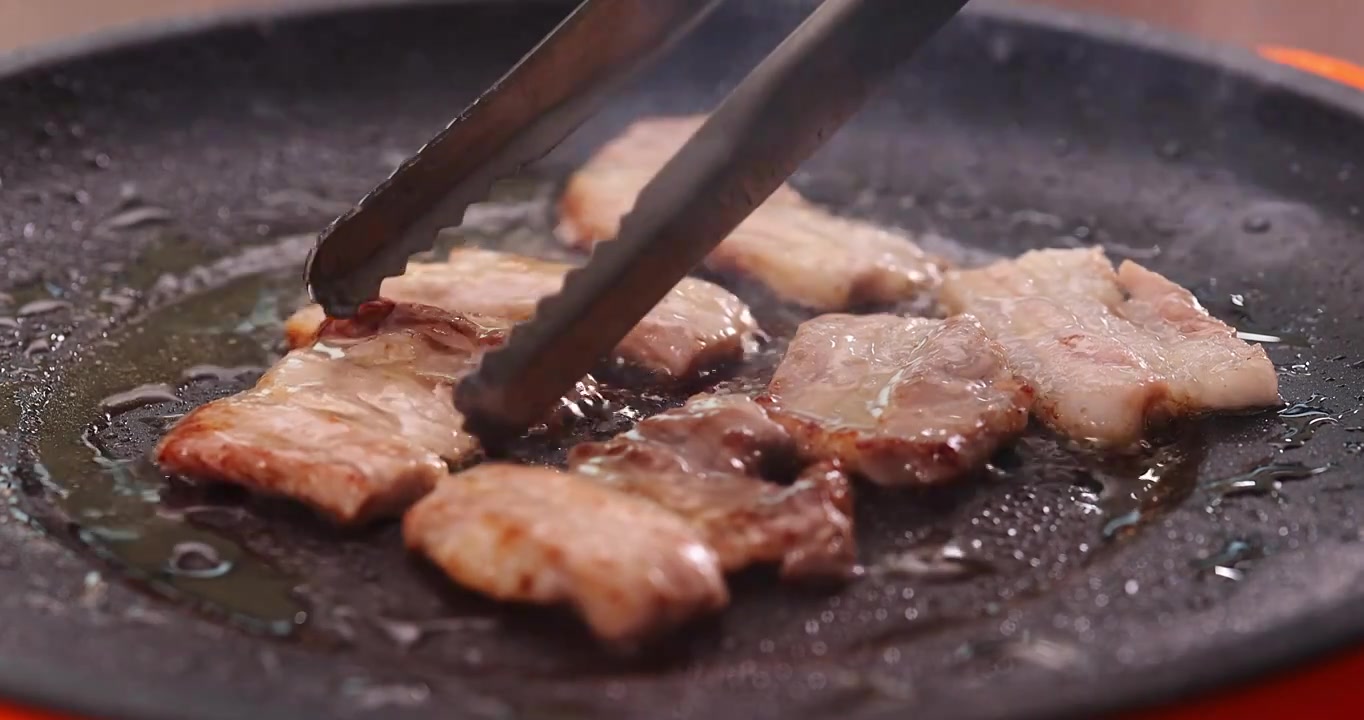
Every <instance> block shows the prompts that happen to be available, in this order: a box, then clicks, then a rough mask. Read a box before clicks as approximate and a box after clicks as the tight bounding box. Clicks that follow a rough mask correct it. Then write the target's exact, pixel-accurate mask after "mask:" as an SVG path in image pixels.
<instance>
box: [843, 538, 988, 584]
mask: <svg viewBox="0 0 1364 720" xmlns="http://www.w3.org/2000/svg"><path fill="white" fill-rule="evenodd" d="M993 570H994V568H992V567H991V566H990V564H989V563H987V562H985V561H984V560H980V559H978V558H970V557H967V556H966V553H965V552H964V551H963V550H962V549H961V547H960V546H959V545H957V544H956V543H953V542H948V543H944V544H942V545H929V546H923V547H918V548H913V549H910V550H909V551H907V552H904V553H898V554H892V555H886V556H885V557H883V558H881V559H880V560H879V561H877V562H876V563H874V564H872V565H870V566H869V567H868V568H867V572H868V573H870V574H872V575H880V576H886V575H891V576H897V575H899V576H909V577H916V578H923V579H925V580H939V581H953V580H964V579H966V578H970V577H975V576H977V575H984V574H986V573H990V572H993Z"/></svg>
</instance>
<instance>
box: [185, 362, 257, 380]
mask: <svg viewBox="0 0 1364 720" xmlns="http://www.w3.org/2000/svg"><path fill="white" fill-rule="evenodd" d="M259 371H260V368H259V367H257V366H255V365H240V366H237V367H222V366H220V365H195V366H193V367H191V368H187V369H186V370H185V371H184V372H182V373H180V377H181V379H184V380H231V379H233V378H236V377H238V376H241V375H245V374H247V373H252V372H259Z"/></svg>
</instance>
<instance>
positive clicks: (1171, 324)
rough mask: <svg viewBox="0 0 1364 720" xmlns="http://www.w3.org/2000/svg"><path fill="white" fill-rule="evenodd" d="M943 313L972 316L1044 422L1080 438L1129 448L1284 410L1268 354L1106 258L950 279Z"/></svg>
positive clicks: (1035, 260) (1043, 259)
mask: <svg viewBox="0 0 1364 720" xmlns="http://www.w3.org/2000/svg"><path fill="white" fill-rule="evenodd" d="M942 301H943V303H944V304H945V305H946V306H947V307H948V308H949V309H950V310H952V311H955V312H966V313H971V314H972V315H974V316H975V317H977V318H978V319H979V320H980V322H981V324H982V325H983V326H984V327H985V330H986V333H987V334H988V335H989V336H990V337H991V338H993V339H994V340H996V341H998V342H999V343H1000V344H1001V345H1002V346H1003V347H1004V350H1005V354H1006V355H1007V357H1008V359H1009V362H1010V363H1011V364H1012V365H1013V367H1014V369H1015V371H1016V372H1017V373H1018V374H1019V376H1021V377H1023V378H1024V379H1026V380H1027V381H1028V382H1029V383H1031V384H1032V385H1033V387H1034V388H1035V389H1036V391H1037V403H1036V405H1035V409H1036V412H1037V414H1038V415H1039V417H1041V418H1042V419H1043V420H1044V421H1046V422H1047V423H1048V424H1050V425H1052V426H1053V427H1055V428H1056V429H1057V430H1059V431H1060V432H1062V433H1065V434H1066V435H1069V436H1070V437H1072V438H1075V439H1078V440H1086V441H1093V442H1097V443H1100V444H1104V445H1122V444H1127V443H1131V442H1134V441H1136V440H1138V439H1139V438H1140V437H1141V435H1142V433H1143V431H1144V430H1145V428H1146V427H1147V425H1148V424H1150V423H1152V422H1157V421H1161V420H1165V419H1168V418H1170V417H1172V416H1179V415H1187V414H1193V413H1201V412H1210V411H1222V410H1239V409H1249V408H1254V407H1263V406H1267V405H1274V404H1277V403H1278V401H1279V395H1278V377H1277V376H1276V375H1275V372H1274V366H1273V364H1272V363H1271V362H1270V361H1269V358H1268V357H1267V356H1266V355H1265V353H1264V350H1263V349H1262V348H1260V347H1258V346H1252V345H1249V344H1247V343H1244V342H1242V341H1241V340H1239V339H1238V338H1237V337H1236V334H1235V331H1234V330H1233V329H1232V328H1230V327H1228V326H1227V325H1226V324H1224V323H1222V322H1221V321H1219V320H1217V319H1215V318H1213V317H1211V316H1209V315H1208V313H1207V311H1205V310H1204V309H1203V308H1202V307H1200V306H1199V304H1198V302H1197V301H1196V300H1195V299H1194V297H1193V295H1192V294H1190V293H1189V292H1188V291H1187V290H1184V289H1183V288H1181V287H1179V286H1178V285H1175V284H1174V283H1172V282H1170V281H1169V280H1167V279H1165V278H1163V277H1161V276H1160V275H1157V274H1156V273H1153V272H1151V271H1149V270H1146V269H1145V268H1142V267H1141V266H1139V265H1136V264H1135V263H1131V262H1126V263H1124V264H1123V269H1122V272H1121V273H1115V272H1114V270H1113V266H1112V264H1111V263H1109V261H1108V259H1107V258H1106V257H1105V256H1104V254H1103V251H1102V250H1100V249H1097V248H1095V249H1080V250H1039V251H1033V252H1029V253H1026V254H1024V255H1022V256H1021V257H1019V258H1017V259H1015V260H1007V261H1002V262H998V263H995V264H993V265H991V266H989V267H985V268H981V269H978V270H963V271H960V272H953V273H950V274H949V276H948V278H947V280H946V282H945V283H944V285H943V293H942Z"/></svg>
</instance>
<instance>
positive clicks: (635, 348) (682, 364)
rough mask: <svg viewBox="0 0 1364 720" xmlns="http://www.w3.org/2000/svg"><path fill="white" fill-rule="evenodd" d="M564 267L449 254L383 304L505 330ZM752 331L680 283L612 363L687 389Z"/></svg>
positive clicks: (713, 298)
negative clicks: (421, 308) (436, 310)
mask: <svg viewBox="0 0 1364 720" xmlns="http://www.w3.org/2000/svg"><path fill="white" fill-rule="evenodd" d="M570 269H571V266H569V265H566V264H563V263H556V262H549V261H546V260H538V259H535V258H529V257H524V256H521V255H514V254H511V253H503V252H495V251H492V250H481V249H475V248H463V249H456V250H454V251H452V252H451V253H450V257H449V258H448V259H447V260H446V261H444V262H435V263H410V264H409V265H408V266H407V271H406V272H405V273H403V274H402V275H400V276H398V277H392V278H388V279H386V280H385V281H384V283H383V285H382V292H383V295H384V297H388V298H392V299H394V300H398V301H401V302H414V303H422V304H426V305H434V306H436V307H440V308H444V309H446V310H448V311H450V312H457V313H463V314H466V315H469V316H471V317H476V318H478V319H479V320H480V321H481V322H484V323H486V324H490V325H494V326H499V327H503V328H509V327H510V326H512V325H514V324H516V323H518V322H521V321H522V320H526V319H528V318H530V317H531V316H532V315H534V313H535V305H536V303H537V302H539V300H540V298H542V297H544V296H546V295H550V294H553V293H555V292H558V290H559V287H560V286H561V285H562V284H563V278H564V274H565V273H567V272H568V271H569V270H570ZM324 317H325V315H324V314H323V312H322V309H321V308H320V307H318V306H316V305H313V306H309V307H306V308H303V309H302V310H300V311H298V312H297V313H295V314H294V316H293V317H291V318H290V319H289V321H288V323H287V324H286V328H285V331H286V335H287V336H288V338H289V342H290V344H291V346H294V347H297V346H298V345H301V344H306V343H307V342H308V339H309V338H310V337H311V335H312V333H313V332H314V331H315V329H316V328H317V327H318V325H319V324H320V323H321V322H322V321H323V319H324ZM758 332H759V329H758V324H757V322H756V321H755V320H754V319H753V316H752V314H750V313H749V310H748V306H747V305H745V304H744V303H743V302H742V301H740V300H739V299H738V298H737V297H735V296H734V295H733V294H731V293H730V292H728V291H727V290H725V289H723V288H721V287H719V286H718V285H715V284H713V283H708V282H705V281H704V280H697V279H695V278H685V279H683V280H682V282H680V283H678V285H677V287H675V288H674V289H673V291H672V292H671V293H669V294H668V295H667V296H666V297H665V298H664V299H663V301H662V302H660V303H659V304H658V306H657V307H655V308H654V309H653V310H652V311H650V313H649V314H648V315H647V316H645V318H644V319H643V320H641V321H640V322H639V324H638V325H636V326H635V329H634V330H633V331H632V332H631V333H630V334H629V335H628V336H626V338H625V339H624V340H622V341H621V343H620V345H619V346H618V347H617V348H616V350H615V359H616V360H617V361H618V362H620V363H622V364H625V365H629V366H632V367H637V368H640V369H643V370H646V371H648V372H651V373H655V374H657V375H659V376H661V377H663V378H667V379H672V380H677V381H687V380H691V379H694V378H695V377H696V376H697V375H700V374H702V373H704V372H705V371H707V370H711V369H715V368H717V367H720V366H722V365H725V364H727V363H730V362H735V361H738V360H741V359H743V357H744V356H745V355H746V354H747V353H748V352H750V351H752V349H753V348H754V346H755V344H756V339H757V336H758Z"/></svg>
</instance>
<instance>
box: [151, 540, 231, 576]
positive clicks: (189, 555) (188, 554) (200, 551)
mask: <svg viewBox="0 0 1364 720" xmlns="http://www.w3.org/2000/svg"><path fill="white" fill-rule="evenodd" d="M231 571H232V563H231V562H228V561H226V560H223V559H222V558H221V557H219V556H218V549H217V548H215V547H213V546H212V545H209V544H208V543H203V542H195V541H185V542H179V543H176V544H175V546H174V547H172V548H171V556H170V559H169V560H168V561H166V572H168V573H170V574H172V575H179V576H180V577H187V578H195V579H211V578H220V577H222V576H224V575H226V574H228V573H229V572H231Z"/></svg>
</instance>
